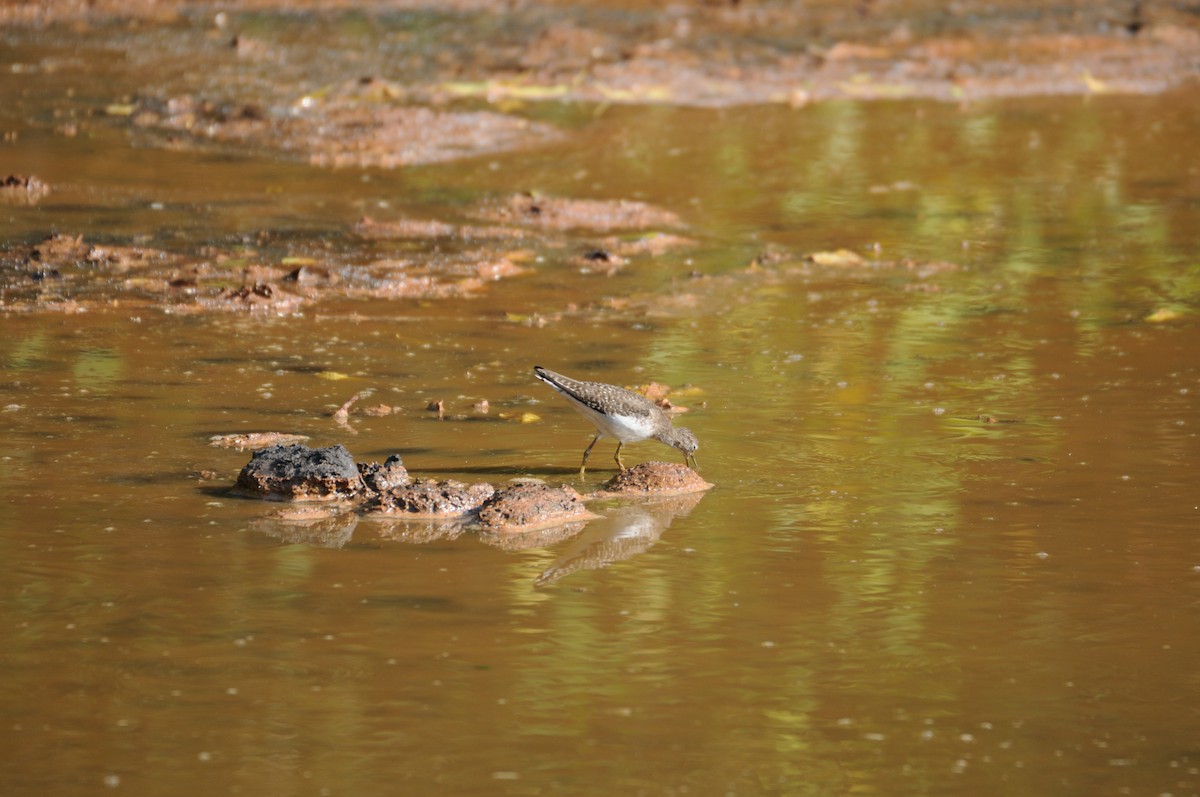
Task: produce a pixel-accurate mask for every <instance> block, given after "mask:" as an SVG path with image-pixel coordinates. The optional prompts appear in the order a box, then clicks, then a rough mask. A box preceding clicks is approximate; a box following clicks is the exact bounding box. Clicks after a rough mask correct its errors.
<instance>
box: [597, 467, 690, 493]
mask: <svg viewBox="0 0 1200 797" xmlns="http://www.w3.org/2000/svg"><path fill="white" fill-rule="evenodd" d="M711 487H712V485H711V484H709V483H708V482H706V481H704V479H701V478H700V474H699V473H696V471H694V470H692V469H691V468H689V467H688V466H687V465H681V464H679V463H677V462H643V463H641V464H640V465H634V466H633V467H632V468H629V469H628V470H625V471H622V472H621V473H618V474H617V475H616V476H613V477H612V478H611V479H609V480H608V481H607V482H606V483H605V484H604V489H603V490H602V491H601V493H600V494H601V495H603V494H606V493H610V494H620V495H651V494H652V495H676V494H679V493H696V492H702V491H704V490H707V489H709V488H711Z"/></svg>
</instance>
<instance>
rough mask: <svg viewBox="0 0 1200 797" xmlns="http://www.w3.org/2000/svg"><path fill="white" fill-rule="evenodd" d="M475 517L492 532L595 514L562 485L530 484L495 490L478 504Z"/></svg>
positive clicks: (530, 526) (513, 529) (523, 528)
mask: <svg viewBox="0 0 1200 797" xmlns="http://www.w3.org/2000/svg"><path fill="white" fill-rule="evenodd" d="M476 517H477V520H478V521H479V525H480V528H481V530H482V531H485V532H493V533H495V532H523V531H529V530H532V529H536V528H542V527H545V526H554V525H558V524H560V523H567V522H570V521H577V520H590V519H592V518H594V517H596V515H593V514H592V513H591V512H589V511H588V510H587V507H586V506H584V503H583V497H582V496H580V495H579V493H577V492H576V491H575V490H573V489H571V488H570V487H568V486H566V485H565V484H564V485H563V486H562V487H550V486H549V485H546V484H537V483H531V484H517V485H514V486H512V487H505V488H504V489H502V490H499V491H497V492H496V493H495V495H493V496H492V497H491V498H489V499H488V500H487V502H486V503H484V504H483V506H481V507H479V512H478V513H477V514H476Z"/></svg>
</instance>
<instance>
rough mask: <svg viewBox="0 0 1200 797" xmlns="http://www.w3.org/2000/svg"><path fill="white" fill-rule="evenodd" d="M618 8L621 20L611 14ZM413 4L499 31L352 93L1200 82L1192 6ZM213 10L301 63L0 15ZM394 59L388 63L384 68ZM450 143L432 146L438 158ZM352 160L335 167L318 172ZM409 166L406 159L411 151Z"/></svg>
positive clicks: (746, 93) (1000, 91)
mask: <svg viewBox="0 0 1200 797" xmlns="http://www.w3.org/2000/svg"><path fill="white" fill-rule="evenodd" d="M615 9H619V10H620V11H621V12H622V13H620V14H614V13H611V12H612V11H613V10H615ZM239 11H240V12H242V13H266V14H269V13H279V12H287V13H310V14H318V13H324V14H327V15H330V16H336V15H338V14H346V13H362V12H361V11H360V10H359V8H358V6H357V4H350V3H332V4H330V3H316V2H313V1H312V0H306V1H304V2H298V1H297V0H266V1H265V2H251V3H243V4H240V5H239ZM400 11H407V12H412V13H433V12H435V11H436V12H437V13H441V14H449V15H454V16H457V17H458V18H459V19H461V20H462V21H463V22H464V23H469V22H481V21H483V22H488V21H490V22H491V24H490V25H489V27H487V28H486V29H487V30H489V31H490V32H491V34H492V38H491V39H490V40H489V41H488V42H487V46H486V47H480V46H478V42H474V41H472V40H471V38H470V36H469V35H467V34H464V33H463V32H462V30H463V28H465V27H467V26H466V24H464V25H462V26H451V27H450V29H448V30H447V31H446V32H444V33H442V34H441V38H440V39H439V40H437V41H435V42H434V46H435V49H436V51H437V53H438V55H437V56H436V57H433V58H429V57H423V56H424V54H423V53H420V52H419V51H414V52H412V53H411V54H408V55H407V58H406V59H403V60H400V61H398V62H397V65H398V66H400V67H410V68H409V69H407V70H406V71H408V72H411V73H414V74H415V75H419V76H420V79H413V80H409V81H406V82H403V83H400V82H389V81H388V80H386V79H384V78H380V77H376V76H374V75H368V76H367V77H364V78H360V79H359V80H358V81H357V82H356V83H354V84H352V85H351V86H350V87H349V88H348V89H345V90H343V92H344V93H349V94H351V95H357V96H362V95H367V96H370V97H377V98H383V99H388V100H395V99H402V100H406V101H409V102H414V101H416V102H445V101H447V100H452V99H454V98H461V97H478V98H483V99H486V100H488V101H491V102H494V103H499V102H503V101H527V100H537V99H557V100H562V99H566V100H573V101H582V102H595V103H622V102H625V103H629V102H633V103H647V102H653V103H672V104H690V105H708V106H729V105H738V104H760V103H764V102H772V103H790V104H793V105H799V104H805V103H809V102H819V101H823V100H828V99H834V98H841V97H849V98H855V99H894V98H898V97H923V98H934V99H942V100H950V101H956V102H957V101H963V100H974V99H982V98H986V97H999V96H1028V95H1034V94H1087V93H1101V92H1127V93H1150V92H1158V91H1163V90H1166V89H1168V88H1170V87H1172V86H1175V85H1178V84H1179V83H1180V82H1181V81H1184V80H1189V79H1194V78H1195V77H1196V75H1197V74H1198V72H1200V32H1198V27H1200V22H1198V21H1197V19H1196V17H1195V15H1194V13H1191V12H1190V11H1189V9H1188V8H1187V7H1186V6H1185V5H1183V4H1174V3H1155V4H1151V3H1129V2H1117V1H1116V0H1100V1H1099V2H1082V0H1075V1H1074V2H1061V3H1053V4H1031V3H1028V2H1023V0H1007V1H1005V0H1001V1H1000V2H994V3H988V4H986V6H981V5H980V4H974V3H964V4H953V3H951V4H946V3H935V2H931V1H928V0H910V1H908V2H892V3H879V2H861V3H856V4H853V5H848V4H846V3H842V2H837V0H818V1H817V2H811V3H804V4H802V5H797V4H794V3H785V2H744V3H743V2H710V1H708V0H692V1H691V2H684V3H675V4H672V5H671V6H670V7H669V8H667V9H663V8H662V6H661V4H658V3H650V2H637V1H636V0H620V1H618V0H612V1H611V2H600V3H589V4H582V3H577V2H552V1H551V2H533V1H532V0H529V1H527V2H515V3H505V4H503V6H502V8H500V9H497V7H496V6H495V4H493V3H487V2H482V0H456V1H455V2H449V3H436V4H435V3H432V2H430V0H392V2H386V3H381V4H377V5H375V6H373V7H372V9H371V11H370V12H367V16H368V17H369V16H370V15H384V14H388V13H396V12H400ZM206 12H207V16H208V17H209V18H210V19H212V21H213V22H214V23H215V31H214V33H218V34H224V35H225V41H226V42H227V45H228V46H227V52H228V57H229V58H231V59H240V60H244V61H249V62H256V61H270V62H280V61H287V60H289V59H293V58H294V57H295V55H296V54H295V53H292V52H291V51H290V50H289V48H288V46H287V44H285V43H281V42H278V41H273V40H271V39H270V38H269V37H267V36H263V35H261V34H260V35H254V36H246V35H242V34H241V33H240V31H239V21H238V18H237V17H236V15H234V14H232V13H229V12H228V11H226V10H224V8H223V7H221V6H215V5H214V6H206V4H203V3H202V4H182V3H158V2H151V1H150V0H135V1H134V2H119V3H118V2H114V0H98V2H95V3H88V4H75V3H51V2H33V3H5V4H3V5H0V25H8V26H21V25H25V26H29V25H38V26H44V25H53V24H72V25H76V26H87V25H102V24H110V23H112V22H113V21H119V20H137V21H138V22H139V23H140V24H142V25H169V24H179V23H180V22H181V21H186V20H189V19H192V18H194V16H195V15H197V14H201V15H203V14H205V13H206ZM501 21H504V22H510V23H512V24H498V23H500V22H501ZM330 38H333V37H330ZM331 43H332V42H331ZM345 58H346V56H340V57H339V58H337V59H336V61H337V62H340V61H341V60H344V59H345ZM295 60H297V61H298V62H300V63H303V59H295ZM359 60H363V59H362V58H361V57H360V58H359ZM364 66H365V67H367V68H369V67H370V66H371V64H370V63H369V62H368V63H367V64H364ZM379 66H380V67H381V71H385V70H386V65H385V64H382V63H381V64H379ZM394 68H395V67H393V69H394ZM255 107H257V106H255ZM342 113H343V110H342V109H340V108H339V109H335V110H334V111H333V112H332V115H331V116H329V117H326V121H327V122H328V123H332V124H334V125H338V124H344V125H347V126H348V125H356V124H362V125H363V127H362V131H364V132H365V139H366V141H367V142H370V141H371V140H372V138H373V136H374V135H375V134H374V133H373V132H371V131H372V130H380V129H381V127H380V125H379V123H380V122H381V121H383V120H384V119H388V118H389V116H388V115H387V114H385V115H384V116H383V117H379V116H376V115H375V114H373V113H367V114H366V115H359V114H358V113H357V112H353V111H352V112H350V113H349V114H348V115H347V116H344V117H343V116H342V115H341V114H342ZM339 120H340V121H339ZM251 121H253V122H257V121H258V120H257V119H252V120H251ZM306 124H307V123H306V122H304V121H301V122H300V123H299V125H298V126H299V129H295V130H293V131H292V132H290V133H288V132H286V131H285V132H284V133H283V134H282V135H283V136H284V138H285V139H286V140H297V141H299V142H301V143H302V144H303V142H307V141H309V140H310V137H309V136H308V135H307V134H306V133H305V131H304V128H305V126H306ZM443 124H448V127H446V128H443V127H441V125H443ZM470 124H481V126H483V127H486V126H487V125H488V124H489V123H488V122H480V121H478V120H475V121H474V122H468V126H469V125H470ZM254 126H255V125H254V124H252V125H250V127H254ZM312 129H316V128H315V127H314V128H312ZM416 129H417V130H418V132H425V131H429V130H433V131H442V132H444V133H446V134H447V138H448V139H449V140H450V141H451V142H452V143H451V144H450V146H451V148H455V147H460V146H470V144H471V143H472V142H473V141H475V140H476V138H477V137H476V136H475V135H474V133H471V132H468V133H466V135H465V136H464V141H465V144H464V142H455V141H454V140H455V139H456V137H457V135H458V134H459V132H460V131H461V127H460V125H459V124H458V122H456V121H453V120H449V121H447V120H433V119H432V118H431V119H430V120H427V121H424V122H418V123H417V125H416ZM495 132H497V133H498V134H499V138H500V139H501V140H503V139H504V138H505V137H506V136H507V135H509V134H510V133H512V132H513V131H511V130H509V129H508V128H507V127H506V126H505V124H504V123H501V125H500V127H498V128H496V129H495ZM352 138H357V136H354V137H352ZM424 138H426V139H430V140H431V139H433V138H436V136H435V135H430V136H427V137H424ZM420 139H422V137H421V136H418V140H420ZM318 146H320V145H318ZM334 146H335V151H340V152H341V153H342V154H343V155H344V156H345V157H346V158H347V159H348V160H349V161H350V162H362V160H361V157H360V155H359V154H358V152H357V150H358V145H353V146H350V147H344V148H340V149H339V145H338V144H335V145H334ZM366 147H367V148H368V149H369V148H370V147H371V144H370V143H367V144H366ZM441 147H442V144H441V143H434V144H433V149H434V151H436V150H438V149H439V148H441ZM417 149H418V150H420V147H417ZM337 160H338V158H337V157H334V158H333V159H332V161H327V160H326V159H325V158H324V156H322V157H321V158H320V160H319V162H336V161H337ZM368 160H370V158H368ZM399 161H401V162H407V161H406V158H405V157H400V158H399Z"/></svg>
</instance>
